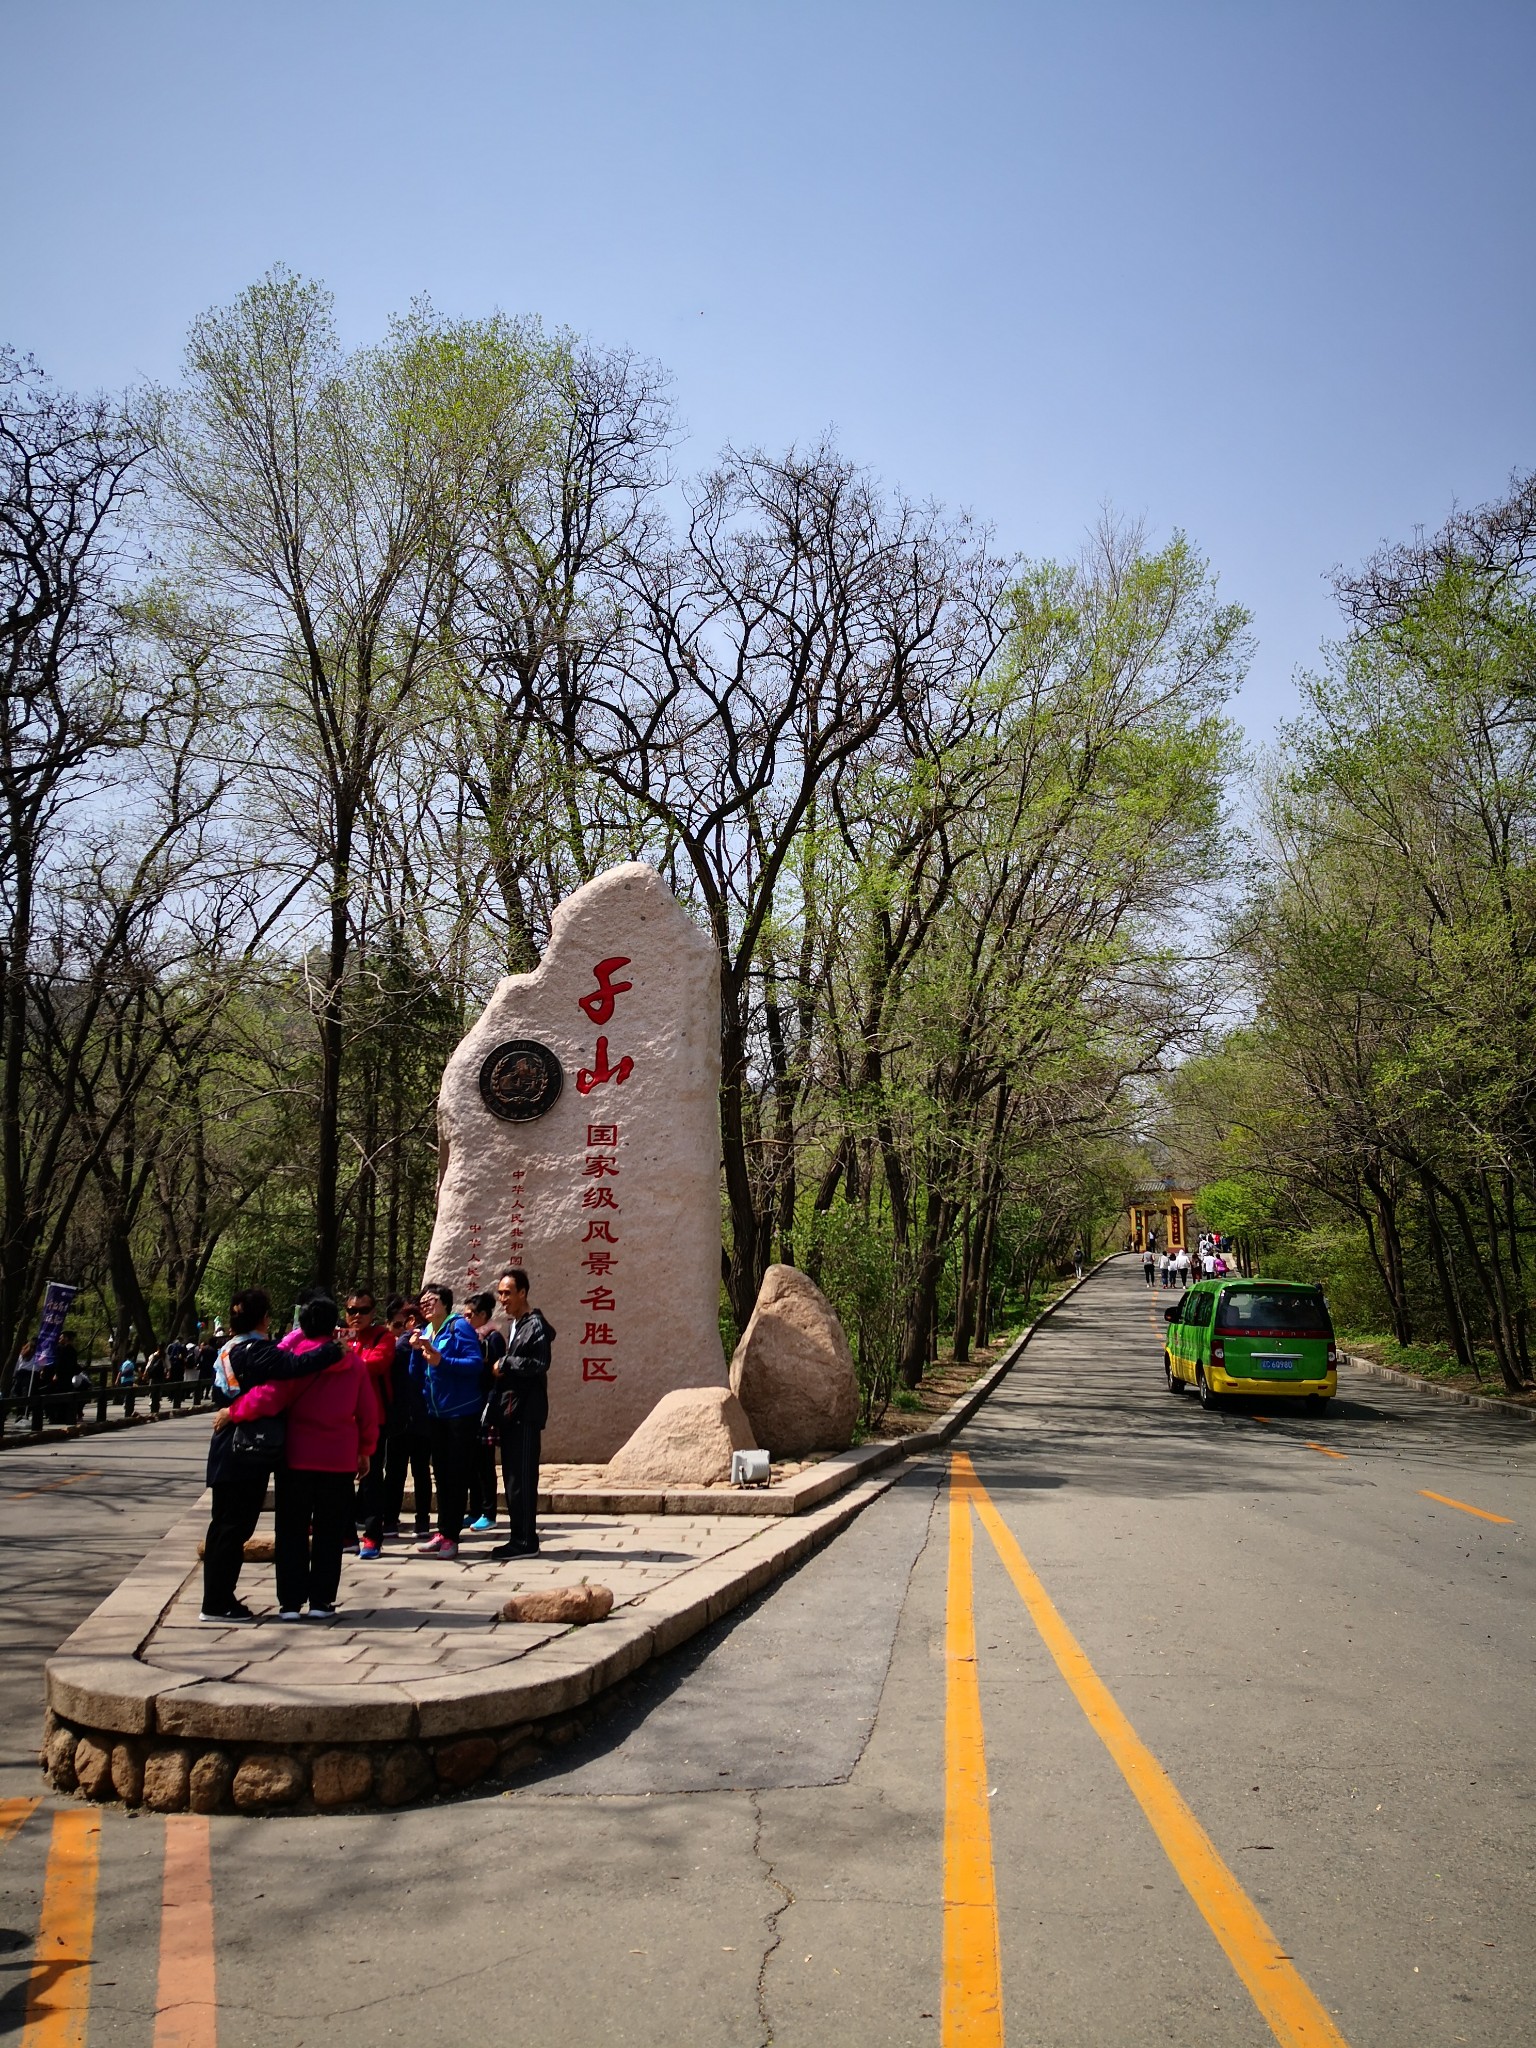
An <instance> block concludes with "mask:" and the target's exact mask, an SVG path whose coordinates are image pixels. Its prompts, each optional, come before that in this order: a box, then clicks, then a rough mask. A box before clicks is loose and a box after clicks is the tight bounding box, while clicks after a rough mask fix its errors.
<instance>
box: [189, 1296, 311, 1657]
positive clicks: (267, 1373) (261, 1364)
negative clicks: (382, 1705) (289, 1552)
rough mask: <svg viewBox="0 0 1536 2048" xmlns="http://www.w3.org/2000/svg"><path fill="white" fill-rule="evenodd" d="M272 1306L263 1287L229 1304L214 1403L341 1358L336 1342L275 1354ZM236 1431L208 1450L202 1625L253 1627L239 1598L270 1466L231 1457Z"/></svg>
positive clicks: (227, 1402)
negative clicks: (228, 1333)
mask: <svg viewBox="0 0 1536 2048" xmlns="http://www.w3.org/2000/svg"><path fill="white" fill-rule="evenodd" d="M271 1323H272V1304H271V1302H270V1301H269V1300H268V1298H267V1293H266V1290H265V1288H262V1287H247V1288H244V1289H243V1290H242V1291H241V1292H240V1293H239V1294H237V1295H236V1296H235V1298H234V1300H233V1301H232V1302H231V1303H230V1305H229V1327H230V1329H231V1330H232V1331H233V1332H234V1335H233V1336H232V1337H231V1338H230V1340H229V1342H228V1343H227V1344H226V1345H225V1346H224V1348H223V1350H222V1351H221V1352H220V1353H219V1354H218V1357H217V1358H216V1360H215V1361H214V1379H213V1400H214V1406H215V1407H216V1408H229V1407H231V1406H233V1404H234V1403H235V1402H236V1401H238V1400H239V1398H240V1396H241V1395H242V1394H243V1393H244V1392H245V1391H246V1390H247V1389H248V1388H250V1387H256V1386H264V1385H266V1384H268V1383H269V1382H271V1381H274V1380H289V1379H305V1378H308V1376H309V1375H310V1374H311V1373H315V1372H319V1371H320V1370H321V1369H322V1368H323V1367H325V1366H327V1365H334V1364H335V1363H336V1361H337V1359H338V1358H340V1356H341V1346H340V1345H339V1344H327V1345H324V1346H323V1347H322V1348H321V1349H320V1350H318V1351H306V1352H303V1353H293V1352H287V1351H280V1350H279V1349H278V1347H277V1346H276V1345H275V1344H274V1343H273V1342H272V1339H271V1337H270V1336H269V1334H268V1332H269V1330H270V1328H271ZM234 1437H235V1432H234V1431H233V1430H232V1429H227V1428H226V1429H216V1430H215V1431H214V1433H213V1442H212V1443H211V1444H210V1445H209V1446H208V1485H209V1486H210V1487H211V1488H212V1489H213V1515H212V1517H211V1519H210V1521H209V1523H208V1534H207V1536H206V1537H205V1538H204V1541H203V1611H202V1615H201V1617H200V1618H201V1619H202V1620H203V1621H217V1622H222V1623H223V1624H224V1625H225V1626H226V1627H227V1626H228V1625H229V1624H230V1623H231V1622H237V1621H254V1620H255V1619H256V1617H255V1615H254V1614H252V1612H251V1610H250V1608H249V1607H247V1606H246V1605H245V1603H244V1601H243V1600H240V1599H239V1598H238V1597H237V1596H236V1592H235V1588H236V1586H237V1585H238V1584H239V1581H240V1566H241V1563H242V1562H243V1560H244V1557H245V1545H246V1540H247V1538H248V1537H249V1536H251V1534H252V1533H253V1532H254V1530H255V1527H256V1523H257V1521H258V1519H259V1517H260V1515H261V1510H262V1508H263V1506H264V1505H265V1503H266V1498H267V1483H268V1481H269V1480H270V1479H271V1477H272V1468H271V1466H270V1465H268V1464H267V1463H266V1462H265V1460H262V1459H245V1458H237V1457H236V1456H235V1446H234Z"/></svg>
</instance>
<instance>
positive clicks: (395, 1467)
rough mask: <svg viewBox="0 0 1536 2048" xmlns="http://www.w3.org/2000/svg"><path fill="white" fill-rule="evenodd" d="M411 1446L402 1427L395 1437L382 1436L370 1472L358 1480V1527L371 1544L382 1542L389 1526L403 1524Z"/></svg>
mask: <svg viewBox="0 0 1536 2048" xmlns="http://www.w3.org/2000/svg"><path fill="white" fill-rule="evenodd" d="M410 1448H411V1447H410V1441H409V1439H408V1438H407V1436H406V1434H405V1432H404V1431H403V1430H400V1431H398V1432H397V1433H396V1434H395V1435H394V1436H381V1437H380V1438H379V1441H378V1444H377V1447H376V1448H375V1450H374V1453H373V1458H372V1461H371V1462H370V1464H369V1466H368V1471H367V1475H366V1476H365V1477H364V1478H362V1479H360V1480H359V1481H358V1482H357V1521H358V1527H359V1528H360V1529H361V1530H362V1532H363V1534H364V1535H365V1536H366V1537H367V1538H368V1540H369V1542H370V1543H378V1542H380V1541H382V1539H383V1535H384V1531H385V1530H386V1529H398V1528H399V1526H400V1503H401V1502H402V1501H403V1500H404V1498H405V1474H406V1470H407V1467H408V1466H409V1464H410ZM425 1462H426V1461H425V1456H423V1463H425ZM427 1483H428V1485H429V1486H430V1485H431V1483H432V1482H431V1478H430V1473H429V1477H428V1481H427Z"/></svg>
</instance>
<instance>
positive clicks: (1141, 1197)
mask: <svg viewBox="0 0 1536 2048" xmlns="http://www.w3.org/2000/svg"><path fill="white" fill-rule="evenodd" d="M1194 1206H1195V1197H1194V1191H1193V1189H1191V1188H1179V1187H1175V1186H1174V1184H1173V1182H1172V1181H1171V1180H1168V1181H1164V1182H1163V1183H1162V1185H1161V1186H1159V1187H1155V1188H1138V1189H1137V1191H1136V1193H1135V1194H1133V1195H1132V1197H1131V1202H1130V1243H1131V1250H1132V1251H1133V1252H1140V1251H1145V1250H1146V1248H1147V1246H1148V1245H1149V1244H1150V1245H1151V1246H1152V1247H1153V1249H1154V1250H1156V1251H1160V1252H1162V1251H1169V1252H1176V1251H1178V1250H1179V1249H1180V1248H1181V1247H1182V1246H1184V1245H1187V1244H1188V1243H1189V1230H1190V1217H1191V1215H1192V1213H1193V1211H1194Z"/></svg>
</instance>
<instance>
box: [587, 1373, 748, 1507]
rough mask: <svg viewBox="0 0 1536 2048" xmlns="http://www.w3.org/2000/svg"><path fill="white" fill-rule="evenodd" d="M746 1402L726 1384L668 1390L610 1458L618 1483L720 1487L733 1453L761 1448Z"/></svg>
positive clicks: (612, 1477) (614, 1481)
mask: <svg viewBox="0 0 1536 2048" xmlns="http://www.w3.org/2000/svg"><path fill="white" fill-rule="evenodd" d="M757 1447H758V1446H757V1440H756V1438H755V1437H754V1436H753V1434H752V1429H751V1425H750V1424H749V1423H748V1421H747V1418H746V1415H745V1413H744V1412H743V1409H742V1406H741V1403H740V1402H739V1401H738V1400H737V1399H736V1396H735V1395H734V1394H733V1393H731V1392H730V1391H729V1390H728V1389H727V1388H725V1387H677V1388H674V1389H673V1391H672V1392H671V1393H670V1394H663V1395H662V1397H661V1399H660V1400H659V1401H658V1402H657V1403H656V1406H655V1407H654V1408H653V1409H652V1410H651V1412H650V1414H649V1415H647V1417H646V1418H645V1420H644V1422H642V1423H641V1425H640V1427H639V1428H638V1429H637V1430H636V1431H635V1433H634V1435H633V1436H632V1437H631V1438H630V1439H629V1441H628V1443H626V1444H624V1445H622V1446H621V1448H620V1449H619V1450H617V1451H616V1452H615V1453H614V1455H613V1457H612V1458H611V1459H610V1460H609V1461H608V1467H607V1478H608V1480H609V1483H610V1484H612V1485H618V1486H718V1485H720V1484H722V1483H723V1482H724V1481H725V1480H727V1479H729V1478H730V1476H731V1453H732V1451H755V1450H756V1449H757Z"/></svg>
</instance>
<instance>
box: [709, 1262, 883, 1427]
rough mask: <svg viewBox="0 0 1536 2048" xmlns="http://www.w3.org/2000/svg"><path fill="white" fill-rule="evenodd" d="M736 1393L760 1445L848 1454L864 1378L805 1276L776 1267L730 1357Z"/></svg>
mask: <svg viewBox="0 0 1536 2048" xmlns="http://www.w3.org/2000/svg"><path fill="white" fill-rule="evenodd" d="M731 1391H732V1392H733V1393H734V1394H735V1395H736V1397H737V1398H738V1400H739V1401H740V1402H741V1405H742V1407H743V1408H744V1409H745V1410H746V1412H747V1420H748V1422H749V1423H750V1424H751V1426H752V1429H753V1431H754V1432H755V1434H756V1436H757V1440H758V1442H759V1443H760V1444H763V1445H765V1446H766V1448H767V1449H768V1450H770V1451H772V1452H773V1454H774V1456H775V1457H779V1458H798V1457H802V1456H804V1454H805V1453H806V1452H807V1451H845V1450H846V1449H847V1448H848V1446H849V1445H850V1444H851V1443H852V1442H853V1426H854V1423H855V1422H856V1421H857V1420H858V1415H859V1385H858V1375H857V1374H856V1372H855V1370H854V1364H853V1353H852V1352H851V1351H850V1350H849V1348H848V1339H847V1337H846V1336H845V1335H844V1334H843V1326H842V1324H841V1323H840V1322H839V1321H838V1319H837V1311H836V1309H834V1308H833V1306H832V1304H831V1302H830V1301H828V1299H827V1297H826V1296H825V1295H824V1294H823V1293H822V1291H821V1289H820V1288H819V1287H818V1286H817V1285H816V1283H815V1281H814V1280H812V1279H810V1278H808V1277H807V1275H806V1274H804V1273H802V1272H799V1271H798V1270H797V1269H796V1268H795V1267H794V1266H770V1267H769V1268H768V1271H767V1272H766V1273H765V1274H764V1275H763V1284H762V1286H761V1288H760V1289H759V1290H758V1296H757V1304H756V1306H755V1307H754V1308H753V1310H752V1315H751V1318H750V1320H749V1321H748V1323H747V1327H746V1329H745V1330H743V1331H742V1333H741V1342H740V1343H739V1344H738V1345H737V1346H736V1351H735V1355H734V1356H733V1358H732V1359H731Z"/></svg>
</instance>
